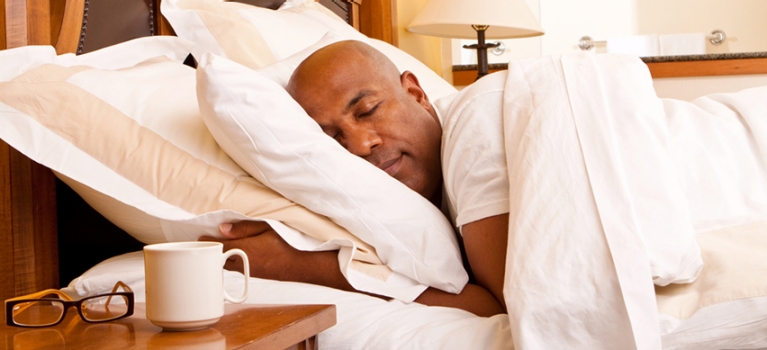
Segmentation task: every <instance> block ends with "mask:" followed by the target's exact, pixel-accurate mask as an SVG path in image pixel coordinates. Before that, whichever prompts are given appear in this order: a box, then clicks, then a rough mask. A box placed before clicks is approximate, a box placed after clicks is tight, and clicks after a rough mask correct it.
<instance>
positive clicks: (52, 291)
mask: <svg viewBox="0 0 767 350" xmlns="http://www.w3.org/2000/svg"><path fill="white" fill-rule="evenodd" d="M51 294H55V295H57V296H58V297H59V298H61V299H64V300H69V301H71V300H72V297H70V296H69V295H67V294H66V293H64V292H62V291H60V290H58V289H46V290H42V291H39V292H35V293H32V294H27V295H22V296H20V297H15V298H11V299H7V300H6V301H16V300H24V299H40V298H42V297H44V296H46V295H51Z"/></svg>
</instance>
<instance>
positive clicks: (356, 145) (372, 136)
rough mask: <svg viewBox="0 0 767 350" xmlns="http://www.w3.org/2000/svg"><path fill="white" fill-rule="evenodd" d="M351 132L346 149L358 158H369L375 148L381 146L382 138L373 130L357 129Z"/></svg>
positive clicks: (348, 134) (348, 135)
mask: <svg viewBox="0 0 767 350" xmlns="http://www.w3.org/2000/svg"><path fill="white" fill-rule="evenodd" d="M350 131H351V132H349V133H347V137H346V149H347V150H349V152H351V153H352V154H354V155H356V156H359V157H367V156H369V155H370V154H371V153H372V152H373V148H375V147H377V146H378V145H380V144H381V138H380V137H378V133H376V132H375V131H374V130H372V129H367V128H355V129H354V130H350Z"/></svg>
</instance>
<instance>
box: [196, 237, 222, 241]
mask: <svg viewBox="0 0 767 350" xmlns="http://www.w3.org/2000/svg"><path fill="white" fill-rule="evenodd" d="M197 240H198V241H205V242H223V241H224V240H225V239H223V238H218V237H211V236H200V237H199V238H197Z"/></svg>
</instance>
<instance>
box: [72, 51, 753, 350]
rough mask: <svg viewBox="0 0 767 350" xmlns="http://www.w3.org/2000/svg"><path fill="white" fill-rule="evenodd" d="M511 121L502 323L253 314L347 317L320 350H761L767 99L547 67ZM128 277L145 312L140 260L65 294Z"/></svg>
mask: <svg viewBox="0 0 767 350" xmlns="http://www.w3.org/2000/svg"><path fill="white" fill-rule="evenodd" d="M503 109H504V110H503V112H504V129H505V134H506V146H507V163H508V167H509V177H510V185H511V186H510V209H511V214H510V225H509V235H510V236H509V245H508V254H507V268H506V283H505V288H504V293H505V294H506V301H507V307H508V310H509V314H508V316H505V315H498V316H495V317H491V318H480V317H476V316H474V315H472V314H470V313H467V312H463V311H460V310H456V309H449V308H440V307H425V306H422V305H418V304H415V303H413V304H404V303H402V302H399V301H383V300H380V299H377V298H373V297H368V296H365V295H361V294H356V293H347V292H342V291H337V290H332V289H329V288H323V287H318V286H312V285H306V284H299V283H287V282H276V281H267V280H260V279H255V278H253V279H251V280H250V282H249V283H250V290H251V293H250V298H249V299H248V301H247V302H248V303H253V304H264V303H282V304H284V303H334V304H336V305H337V306H338V324H337V325H336V326H335V327H333V328H331V329H329V330H327V331H325V332H323V333H322V334H321V335H320V342H321V344H320V346H321V347H322V348H325V349H362V348H371V349H468V348H476V349H504V348H506V349H508V348H518V349H565V348H566V349H660V348H667V349H719V348H759V347H765V346H767V332H765V331H764V330H765V329H767V328H766V327H767V278H764V277H762V278H759V276H761V275H763V271H767V259H765V258H764V256H767V254H765V253H767V222H765V221H763V220H767V215H765V213H767V199H766V196H767V191H766V189H767V183H765V181H766V179H767V164H765V161H767V158H766V155H767V87H766V88H759V89H752V90H746V91H743V92H741V93H736V94H722V95H713V96H709V97H704V98H701V99H698V100H696V101H694V102H692V103H690V102H682V101H673V100H662V99H659V98H657V96H655V93H654V91H653V90H652V81H651V78H650V76H649V73H648V72H647V69H646V67H645V66H644V64H642V63H641V61H639V60H638V59H637V58H632V57H628V56H616V55H573V56H563V57H543V58H538V59H530V60H521V61H512V62H511V63H510V65H509V78H508V82H507V87H506V91H505V99H504V106H503ZM760 220H761V222H760ZM712 230H713V231H712ZM725 243H726V244H725ZM701 263H702V265H703V267H702V270H701ZM235 275H236V273H227V277H226V281H227V284H228V288H230V289H233V290H236V289H238V288H240V287H241V285H239V284H238V283H242V282H241V278H240V279H237V278H236V276H235ZM119 279H122V280H124V281H125V282H127V283H128V284H130V285H131V287H133V288H134V290H135V291H136V292H137V301H142V300H143V294H142V293H143V261H142V257H141V254H140V253H133V254H129V255H125V256H121V257H117V258H115V259H113V260H111V261H108V262H105V263H102V264H100V265H98V266H97V267H95V268H94V269H92V270H91V271H89V272H87V273H86V274H84V275H83V276H81V277H80V278H78V279H76V280H75V281H73V282H72V284H71V285H70V286H69V287H68V288H66V290H68V291H69V292H70V293H73V294H78V295H87V294H92V293H98V292H103V291H104V290H105V289H108V288H110V287H111V286H113V285H114V282H115V280H119ZM691 281H694V282H692V283H688V284H684V283H686V282H691ZM680 283H681V284H680ZM661 285H668V286H666V287H661Z"/></svg>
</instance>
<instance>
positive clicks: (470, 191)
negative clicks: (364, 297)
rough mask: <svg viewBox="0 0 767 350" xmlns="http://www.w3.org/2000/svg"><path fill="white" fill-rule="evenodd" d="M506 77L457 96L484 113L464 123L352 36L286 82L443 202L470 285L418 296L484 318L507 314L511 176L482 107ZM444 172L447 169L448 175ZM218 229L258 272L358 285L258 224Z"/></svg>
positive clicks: (345, 134) (381, 160)
mask: <svg viewBox="0 0 767 350" xmlns="http://www.w3.org/2000/svg"><path fill="white" fill-rule="evenodd" d="M504 81H505V80H504V79H503V77H502V74H498V77H495V76H489V77H486V78H483V80H482V81H481V82H479V83H478V84H476V85H482V86H480V87H479V89H480V90H481V91H482V92H483V93H482V94H480V93H472V91H474V90H473V89H466V90H465V91H464V92H463V95H464V96H469V97H468V98H464V100H470V99H476V100H480V101H479V102H478V103H476V104H473V106H475V107H470V108H467V110H466V112H465V113H463V114H466V115H469V114H484V115H479V116H478V117H477V118H471V119H467V120H462V119H463V117H461V116H460V115H457V114H454V115H455V116H456V118H457V119H460V120H453V119H451V120H442V121H441V120H440V118H439V116H438V112H437V110H436V109H435V108H434V107H433V106H432V104H431V102H430V101H429V99H428V97H427V96H426V94H425V93H424V91H423V89H422V88H421V87H420V85H419V82H418V79H417V78H416V76H415V75H413V73H411V72H408V71H406V72H404V73H402V74H400V72H399V70H398V69H397V67H396V66H395V65H394V64H393V63H392V62H391V61H390V60H389V59H388V58H387V57H386V56H384V55H382V54H381V53H380V52H379V51H377V50H375V49H374V48H372V47H370V46H368V45H367V44H363V43H361V42H358V41H343V42H339V43H336V44H333V45H330V46H327V47H325V48H323V49H321V50H319V51H317V52H315V53H314V54H313V55H311V56H310V57H309V58H307V59H306V60H305V61H304V62H303V63H301V65H300V66H299V67H298V68H297V69H296V71H295V73H294V74H293V76H292V77H291V79H290V82H289V85H288V87H287V89H288V92H289V93H290V94H291V95H292V96H293V98H294V99H295V100H296V101H298V103H299V104H300V105H301V106H302V107H303V108H304V109H305V110H306V111H307V113H308V114H309V116H311V117H312V118H313V119H315V120H316V121H317V122H318V123H319V125H320V126H321V127H322V129H323V131H324V132H325V133H327V134H328V135H329V136H331V137H333V138H334V139H335V140H337V141H338V142H339V143H340V144H341V145H342V146H343V147H345V148H346V149H347V150H349V152H351V153H353V154H355V155H357V156H359V157H362V158H364V159H365V160H367V161H369V162H370V163H372V164H373V165H375V166H377V167H379V168H380V169H382V170H384V171H385V172H387V173H388V174H389V175H391V176H393V177H394V178H396V179H397V180H399V181H401V182H402V183H404V184H405V185H407V186H408V187H409V188H411V189H412V190H414V191H416V192H418V193H419V194H421V195H422V196H424V197H425V198H427V199H429V200H430V201H431V202H432V203H434V204H435V205H437V206H441V207H442V206H443V203H447V204H448V206H449V210H450V213H451V214H452V217H453V219H456V220H455V221H454V222H455V223H456V225H457V227H458V228H459V229H460V232H461V234H462V236H463V243H464V247H465V252H466V257H467V261H468V266H467V269H469V270H470V271H473V277H474V281H475V283H474V284H469V285H467V286H466V287H465V288H464V289H463V291H462V292H461V293H460V294H458V295H453V294H449V293H446V292H442V291H440V290H437V289H433V288H429V289H427V290H426V291H425V292H424V293H422V294H421V296H420V297H419V298H418V299H416V301H417V302H420V303H423V304H426V305H441V306H453V307H458V308H462V309H465V310H468V311H471V312H473V313H475V314H478V315H483V316H489V315H493V314H498V313H503V312H504V311H505V310H504V309H505V307H504V301H503V293H502V289H503V273H504V268H503V267H504V263H505V252H506V231H507V226H508V212H509V208H508V199H507V196H508V195H507V193H508V181H507V180H506V177H507V175H506V165H505V161H504V154H503V146H502V144H496V143H497V142H501V143H502V142H503V140H502V130H501V129H500V123H501V119H500V115H499V114H498V108H492V107H491V108H487V107H488V106H487V103H496V104H497V103H500V99H499V96H500V95H499V94H498V92H499V91H500V88H502V86H503V82H504ZM494 88H497V89H494ZM493 99H497V101H493ZM485 108H487V110H485ZM493 110H495V111H496V112H495V113H491V112H490V113H488V111H493ZM469 121H473V122H469ZM444 125H450V126H451V129H450V130H447V131H451V135H449V136H450V137H451V140H450V141H451V142H450V149H456V150H457V151H456V152H455V154H449V153H448V154H444V155H442V156H441V152H444V150H442V151H441V148H442V147H441V146H443V145H442V143H443V137H444V136H443V135H445V131H446V130H443V126H444ZM480 135H482V136H480ZM455 142H466V143H467V144H469V145H471V149H467V147H455V146H454V143H455ZM469 158H470V159H471V162H468V161H467V159H469ZM443 160H444V162H443ZM443 169H448V171H449V172H450V176H449V177H447V181H444V180H443ZM445 185H447V186H445ZM443 186H445V191H444V192H445V193H447V198H445V199H446V201H443V198H442V194H443ZM450 186H452V187H450ZM221 233H222V235H223V236H224V237H229V238H231V240H226V241H224V244H225V248H226V249H230V248H240V249H243V250H244V251H245V252H247V253H248V256H249V257H250V265H251V275H252V276H254V277H262V278H270V279H277V280H284V281H298V282H307V283H314V284H320V285H325V286H329V287H334V288H338V289H343V290H354V289H353V288H352V287H351V285H349V283H348V282H347V281H346V279H345V278H344V277H343V275H342V274H341V271H340V269H339V267H338V258H337V256H336V253H335V252H303V251H298V250H296V249H294V248H292V247H291V246H289V245H288V244H287V243H285V242H284V241H283V240H282V238H280V236H279V235H278V234H276V233H275V232H274V231H273V230H271V228H270V227H269V226H268V224H266V223H262V222H240V223H235V224H233V225H232V224H224V225H222V230H221Z"/></svg>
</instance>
